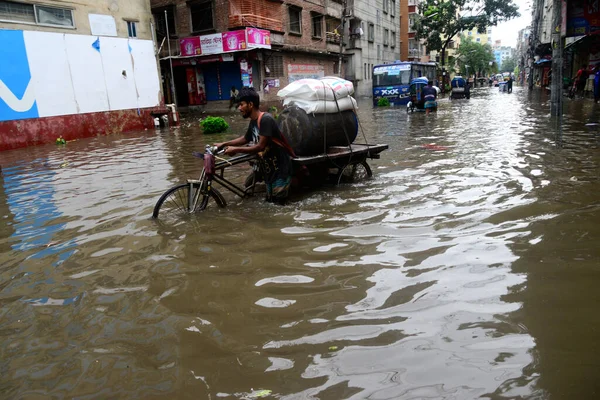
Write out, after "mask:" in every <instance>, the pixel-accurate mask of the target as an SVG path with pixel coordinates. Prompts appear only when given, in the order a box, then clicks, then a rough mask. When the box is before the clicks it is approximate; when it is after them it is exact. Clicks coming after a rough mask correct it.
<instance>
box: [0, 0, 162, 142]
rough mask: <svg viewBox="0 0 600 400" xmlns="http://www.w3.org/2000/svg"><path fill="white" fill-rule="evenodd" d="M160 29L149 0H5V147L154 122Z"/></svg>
mask: <svg viewBox="0 0 600 400" xmlns="http://www.w3.org/2000/svg"><path fill="white" fill-rule="evenodd" d="M152 32H153V27H152V16H151V13H150V3H149V1H148V0H112V1H107V2H102V4H100V3H99V2H97V1H93V0H79V1H61V2H60V3H59V4H57V2H56V1H47V0H40V1H35V2H31V1H12V0H11V1H3V0H0V43H2V46H0V150H7V149H11V148H17V147H24V146H28V145H33V144H39V143H46V142H52V141H55V140H56V138H58V137H59V136H63V138H65V139H66V140H70V139H74V138H78V137H86V136H93V135H98V134H108V133H113V132H122V131H126V130H133V129H142V128H144V127H150V126H153V125H154V119H153V117H154V114H155V113H157V112H162V110H161V99H162V93H161V90H160V80H159V79H160V75H159V71H158V64H157V61H156V56H155V46H154V42H153V40H152Z"/></svg>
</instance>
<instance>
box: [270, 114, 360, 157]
mask: <svg viewBox="0 0 600 400" xmlns="http://www.w3.org/2000/svg"><path fill="white" fill-rule="evenodd" d="M278 125H279V128H280V129H281V132H282V134H283V135H284V136H285V137H286V139H287V141H288V142H289V144H290V146H291V147H292V149H294V152H295V153H296V155H297V156H314V155H318V154H323V153H326V149H327V148H328V147H331V146H348V145H350V144H351V143H352V142H354V140H355V139H356V136H357V135H358V118H357V116H356V114H355V113H354V112H353V111H350V110H348V111H342V112H339V113H338V112H335V113H332V114H310V115H309V114H307V113H306V112H305V111H304V110H303V109H302V108H300V107H297V106H290V107H288V108H286V109H284V110H283V111H282V112H281V114H279V119H278Z"/></svg>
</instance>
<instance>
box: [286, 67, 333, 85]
mask: <svg viewBox="0 0 600 400" xmlns="http://www.w3.org/2000/svg"><path fill="white" fill-rule="evenodd" d="M324 76H325V67H323V66H322V65H317V64H288V82H289V83H292V82H294V81H297V80H300V79H320V78H323V77H324Z"/></svg>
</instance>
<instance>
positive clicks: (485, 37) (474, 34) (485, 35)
mask: <svg viewBox="0 0 600 400" xmlns="http://www.w3.org/2000/svg"><path fill="white" fill-rule="evenodd" d="M461 34H462V35H463V36H464V37H465V38H471V39H473V41H474V42H477V43H480V44H483V45H486V44H488V43H491V41H492V36H491V34H492V29H491V28H488V29H487V30H486V31H485V32H481V33H479V32H478V31H477V28H473V29H471V30H470V31H462V33H461Z"/></svg>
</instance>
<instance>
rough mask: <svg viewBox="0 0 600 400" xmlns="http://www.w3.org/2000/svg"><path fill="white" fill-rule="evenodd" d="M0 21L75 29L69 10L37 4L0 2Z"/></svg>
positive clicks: (71, 11) (71, 13) (71, 12)
mask: <svg viewBox="0 0 600 400" xmlns="http://www.w3.org/2000/svg"><path fill="white" fill-rule="evenodd" d="M0 20H3V21H11V22H25V23H31V24H40V25H51V26H57V27H63V28H74V27H75V21H74V20H73V10H71V9H68V8H58V7H48V6H42V5H38V4H25V3H18V2H14V1H0Z"/></svg>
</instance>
